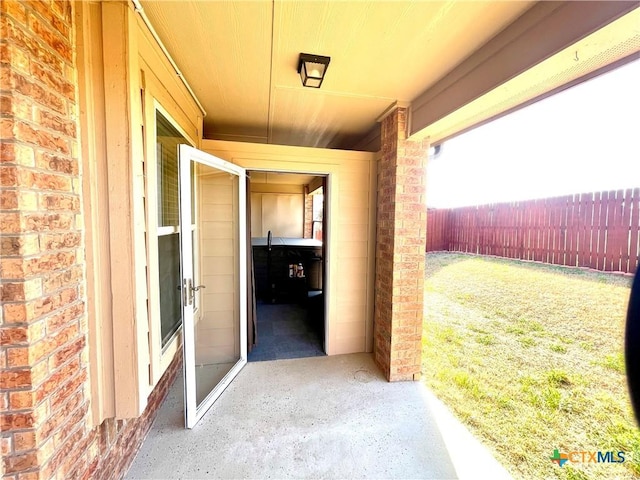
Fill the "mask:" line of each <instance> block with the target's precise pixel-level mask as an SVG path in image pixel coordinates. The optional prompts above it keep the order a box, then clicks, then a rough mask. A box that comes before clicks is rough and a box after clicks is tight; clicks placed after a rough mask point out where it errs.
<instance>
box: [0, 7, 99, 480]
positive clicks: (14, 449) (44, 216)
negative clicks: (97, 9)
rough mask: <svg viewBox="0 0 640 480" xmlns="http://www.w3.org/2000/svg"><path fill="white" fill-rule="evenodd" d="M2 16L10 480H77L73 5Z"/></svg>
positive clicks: (80, 276)
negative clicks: (28, 479) (63, 479)
mask: <svg viewBox="0 0 640 480" xmlns="http://www.w3.org/2000/svg"><path fill="white" fill-rule="evenodd" d="M0 8H1V13H2V17H1V19H0V28H1V34H0V37H1V38H2V40H1V41H0V49H1V51H2V63H1V65H0V69H1V70H0V72H1V79H2V86H1V87H0V88H1V90H0V99H1V101H0V105H1V107H0V123H1V132H0V134H1V135H2V138H1V139H2V155H1V157H0V158H1V163H0V179H1V181H0V183H1V185H2V196H1V198H2V202H1V203H0V208H1V210H0V225H1V226H2V232H3V234H8V236H6V237H3V238H2V242H1V254H2V258H1V259H0V291H1V295H0V296H1V298H2V313H1V323H0V332H1V338H2V353H1V354H0V355H1V357H0V358H1V364H2V366H3V368H4V370H3V372H2V377H1V380H0V387H1V388H2V393H1V394H0V398H1V402H0V403H1V407H2V413H1V414H0V415H1V417H0V418H1V423H2V434H1V437H2V449H3V466H4V475H5V477H6V478H18V477H19V478H24V476H25V474H31V476H32V477H34V478H48V477H52V476H55V475H58V476H67V474H69V476H73V475H72V472H73V471H82V469H78V468H76V466H77V465H78V463H79V462H81V460H82V459H83V457H85V456H87V451H88V450H87V448H84V447H85V446H86V447H88V445H89V444H90V442H91V434H90V433H91V432H90V431H88V430H87V427H86V425H87V424H88V411H89V402H90V399H89V398H88V397H87V392H88V389H87V388H86V386H87V381H88V379H87V376H88V374H87V351H86V344H87V338H86V335H87V331H86V317H85V309H84V303H83V297H84V291H83V290H84V289H83V284H84V265H83V262H84V250H83V242H82V222H81V217H80V214H81V207H82V205H81V191H80V181H79V180H80V179H79V171H78V159H77V153H76V152H77V151H78V145H77V140H78V137H77V124H76V120H75V117H76V113H77V105H76V93H75V92H76V89H75V85H74V81H75V64H74V60H73V56H74V50H73V22H72V13H73V12H72V5H71V3H70V2H54V3H50V2H15V1H5V2H2V6H1V7H0ZM72 447H73V448H72ZM18 474H19V475H18Z"/></svg>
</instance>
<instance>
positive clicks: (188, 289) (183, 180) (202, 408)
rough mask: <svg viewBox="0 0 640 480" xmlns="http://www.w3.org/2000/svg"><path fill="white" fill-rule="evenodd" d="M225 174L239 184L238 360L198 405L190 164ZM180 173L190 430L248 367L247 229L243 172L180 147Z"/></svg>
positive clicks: (187, 416) (187, 406)
mask: <svg viewBox="0 0 640 480" xmlns="http://www.w3.org/2000/svg"><path fill="white" fill-rule="evenodd" d="M192 161H196V162H197V163H201V164H203V165H207V166H209V167H212V168H215V169H217V170H221V171H224V172H228V173H229V174H232V175H236V176H238V177H239V180H240V181H239V182H238V197H239V198H238V217H239V218H238V222H239V225H238V227H239V239H238V244H239V245H238V248H239V249H238V252H239V255H238V257H239V258H238V262H239V265H238V267H239V283H238V288H239V289H240V291H239V292H238V301H239V303H240V305H239V312H240V329H239V332H240V359H239V360H238V361H237V363H236V364H235V365H234V366H233V367H232V368H231V370H230V371H229V372H228V373H227V374H226V375H225V376H224V378H223V379H222V380H221V381H220V383H218V385H216V386H215V388H214V389H213V390H211V392H209V394H208V395H207V396H206V398H205V399H204V400H203V401H202V402H201V403H200V405H198V404H197V399H196V375H195V368H196V365H195V318H194V311H193V310H194V309H193V287H194V285H193V264H192V261H191V259H192V257H193V245H192V237H191V224H192V219H191V189H192V185H191V162H192ZM179 168H180V170H179V172H180V251H181V257H180V267H181V273H182V290H181V291H182V295H181V299H182V322H183V323H182V331H183V358H184V361H183V370H184V402H185V426H186V427H187V428H193V427H194V426H195V425H196V424H197V423H198V422H199V421H200V419H201V418H202V417H203V416H204V414H205V413H206V412H207V410H208V409H209V408H210V407H211V406H212V405H213V403H214V402H215V401H216V400H217V399H218V397H219V396H220V394H222V392H223V391H224V390H225V388H227V387H228V386H229V384H230V383H231V382H232V381H233V379H234V378H235V377H236V375H238V373H240V370H242V368H243V367H244V366H245V365H246V363H247V257H246V251H247V228H246V212H247V205H246V200H247V196H246V181H245V178H246V170H245V169H244V168H242V167H239V166H237V165H235V164H233V163H229V162H227V161H225V160H222V159H220V158H218V157H214V156H213V155H210V154H208V153H205V152H203V151H201V150H198V149H196V148H193V147H191V146H189V145H180V147H179Z"/></svg>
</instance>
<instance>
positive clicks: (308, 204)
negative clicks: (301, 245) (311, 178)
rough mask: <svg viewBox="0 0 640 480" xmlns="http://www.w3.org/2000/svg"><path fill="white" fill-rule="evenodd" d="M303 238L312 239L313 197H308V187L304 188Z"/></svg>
mask: <svg viewBox="0 0 640 480" xmlns="http://www.w3.org/2000/svg"><path fill="white" fill-rule="evenodd" d="M303 237H304V238H311V237H313V195H309V187H307V186H306V185H305V187H304V234H303Z"/></svg>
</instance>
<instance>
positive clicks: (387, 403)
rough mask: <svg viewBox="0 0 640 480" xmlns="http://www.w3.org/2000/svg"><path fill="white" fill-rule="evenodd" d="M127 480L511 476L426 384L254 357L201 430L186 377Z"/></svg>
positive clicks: (339, 362)
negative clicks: (188, 412) (187, 419)
mask: <svg viewBox="0 0 640 480" xmlns="http://www.w3.org/2000/svg"><path fill="white" fill-rule="evenodd" d="M125 478H128V479H143V478H154V479H159V478H336V479H337V478H340V479H345V478H349V479H350V478H402V479H408V478H433V479H449V478H492V479H499V478H510V477H509V475H508V474H507V472H506V471H505V470H504V469H503V468H502V467H501V466H500V465H499V464H498V463H497V462H496V461H495V459H494V458H493V457H492V456H491V454H490V453H489V452H488V450H486V449H485V448H484V447H483V446H481V445H480V444H479V443H478V442H477V441H476V440H475V439H474V438H473V437H472V436H471V435H470V434H469V432H468V431H467V430H466V428H464V427H463V426H462V425H461V424H460V423H459V422H458V421H457V420H455V419H454V418H453V417H452V416H451V414H450V413H449V411H448V410H447V409H446V407H444V405H443V404H442V403H440V402H439V401H438V400H437V399H436V398H435V397H434V396H433V394H431V393H430V392H429V391H428V390H427V388H425V387H424V385H422V384H421V383H420V382H405V383H388V382H387V381H385V379H384V377H383V376H382V374H381V373H380V371H379V370H378V368H377V367H376V366H375V364H374V363H373V360H372V357H371V355H369V354H355V355H340V356H331V357H313V358H304V359H295V360H275V361H267V362H256V363H249V364H247V366H246V367H245V368H244V369H243V371H242V372H241V373H240V374H239V375H238V377H237V378H236V380H235V381H234V382H233V383H232V384H231V385H230V386H229V387H228V388H227V390H226V391H225V392H224V393H223V394H222V396H221V397H220V398H219V399H218V401H217V402H216V403H215V404H214V405H213V407H211V409H210V410H209V411H208V412H207V414H206V415H205V416H204V418H203V419H202V420H201V421H200V423H199V424H198V425H197V426H196V427H195V428H194V429H193V430H186V429H184V420H183V399H182V379H181V378H178V379H177V380H176V382H175V383H174V385H173V386H172V387H171V389H170V391H169V394H168V397H167V399H166V400H165V402H164V404H163V405H162V408H161V409H160V412H159V413H158V417H157V418H156V420H155V423H154V424H153V426H152V428H151V431H150V432H149V435H148V436H147V438H146V440H145V442H144V444H143V446H142V448H141V449H140V451H139V453H138V455H137V457H136V459H135V460H134V463H133V465H132V466H131V469H130V470H129V472H128V473H127V475H126V477H125Z"/></svg>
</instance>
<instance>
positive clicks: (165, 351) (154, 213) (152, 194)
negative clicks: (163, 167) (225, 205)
mask: <svg viewBox="0 0 640 480" xmlns="http://www.w3.org/2000/svg"><path fill="white" fill-rule="evenodd" d="M145 95H146V96H147V99H148V100H150V101H147V102H145V103H146V104H147V105H151V106H152V108H149V109H148V111H147V112H145V117H146V121H145V126H146V128H145V135H146V143H147V145H148V148H147V149H146V158H145V165H146V172H145V185H144V188H145V190H146V199H147V205H146V212H145V214H146V219H147V231H146V237H147V242H146V243H147V265H148V268H147V286H148V287H147V288H148V298H149V308H148V324H149V357H150V358H149V363H150V371H149V389H148V393H151V391H152V390H153V388H154V386H155V385H156V384H157V383H158V381H159V380H160V378H161V377H162V375H163V374H164V372H165V371H166V370H167V368H168V367H169V365H170V364H171V362H172V360H173V359H174V357H175V355H176V352H177V351H178V350H179V348H180V345H181V343H182V325H180V326H179V327H178V329H177V330H176V332H175V333H174V334H173V335H172V337H171V338H170V339H169V340H168V341H167V343H166V344H165V345H164V346H162V333H161V326H160V303H159V299H160V297H159V289H158V283H159V275H158V273H159V272H158V236H160V235H169V234H173V233H178V232H179V227H178V226H167V227H160V226H158V184H157V165H158V158H157V149H156V148H155V146H156V138H157V134H156V132H157V113H158V112H159V113H161V114H162V115H163V116H164V117H165V118H166V119H167V120H168V121H169V123H170V124H171V125H172V126H173V127H174V128H175V129H176V130H177V131H178V132H179V133H180V134H181V135H182V136H183V137H184V138H185V139H186V140H187V141H188V142H189V143H190V144H191V146H195V145H197V142H196V141H195V140H194V139H193V138H192V137H191V136H190V135H189V134H187V132H186V131H185V130H184V128H182V126H181V125H180V123H179V122H178V121H176V119H175V116H173V115H171V113H169V112H168V111H167V109H165V108H164V107H163V106H162V105H161V104H160V102H159V101H158V100H157V99H156V98H155V97H153V95H152V94H151V93H150V92H148V91H146V92H145Z"/></svg>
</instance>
